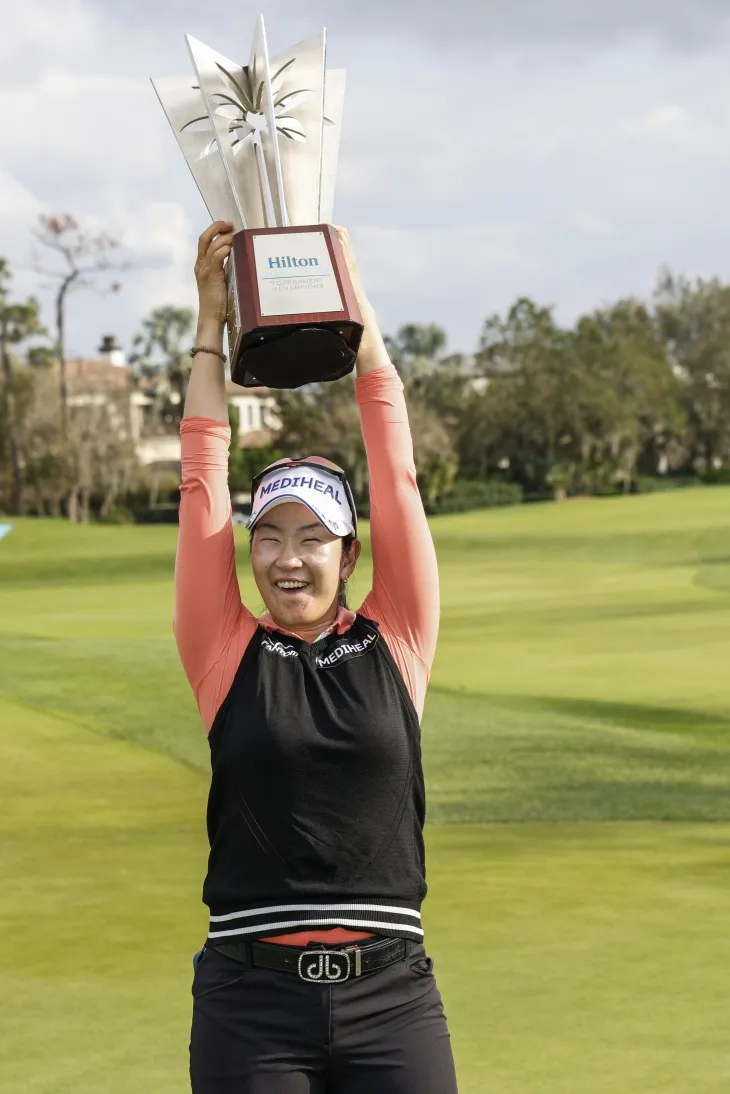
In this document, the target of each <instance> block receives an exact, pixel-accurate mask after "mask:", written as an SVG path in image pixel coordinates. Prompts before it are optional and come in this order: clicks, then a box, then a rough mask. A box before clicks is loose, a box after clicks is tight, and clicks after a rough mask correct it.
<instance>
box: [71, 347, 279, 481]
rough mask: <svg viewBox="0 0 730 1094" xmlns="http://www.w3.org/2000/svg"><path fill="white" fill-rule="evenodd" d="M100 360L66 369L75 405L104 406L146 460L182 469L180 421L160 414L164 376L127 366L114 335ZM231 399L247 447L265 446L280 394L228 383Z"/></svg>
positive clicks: (275, 426) (156, 466)
mask: <svg viewBox="0 0 730 1094" xmlns="http://www.w3.org/2000/svg"><path fill="white" fill-rule="evenodd" d="M98 354H99V356H98V357H97V358H96V359H94V360H89V359H85V358H73V359H71V360H69V361H68V362H67V365H66V373H67V382H68V391H69V399H68V402H69V406H71V407H82V406H101V405H105V406H106V407H107V408H108V410H109V415H110V419H111V420H112V421H113V422H114V423H115V427H116V428H117V429H118V430H119V434H120V436H123V437H127V436H131V438H132V439H133V440H134V443H135V448H136V451H137V457H138V459H139V461H140V463H142V464H144V465H145V466H147V467H149V468H150V469H151V470H160V471H168V472H174V473H176V474H178V473H179V471H180V435H179V431H178V427H177V425H172V424H171V423H169V422H166V421H164V420H163V418H162V417H161V415H160V414H159V412H158V410H159V396H158V387H159V380H158V379H156V378H154V377H152V378H146V379H145V378H141V377H139V376H137V375H136V374H135V371H134V369H133V368H132V367H131V366H130V365H128V364H127V362H126V358H125V355H124V350H123V349H122V347H121V346H120V345H119V343H118V342H117V340H116V338H115V337H114V335H111V334H108V335H104V337H103V338H102V341H101V344H100V346H99V350H98ZM226 394H227V396H228V402H229V404H230V406H231V407H232V408H233V411H234V413H235V414H236V415H237V418H238V443H239V445H240V446H241V448H262V447H263V446H265V445H268V444H271V443H272V441H274V440H275V438H276V436H277V433H278V430H279V418H278V416H277V407H276V398H275V396H274V393H273V392H272V391H270V390H269V389H268V388H264V387H261V388H242V387H239V386H238V385H237V384H234V383H232V381H231V380H227V381H226Z"/></svg>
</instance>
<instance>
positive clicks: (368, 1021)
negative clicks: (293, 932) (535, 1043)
mask: <svg viewBox="0 0 730 1094" xmlns="http://www.w3.org/2000/svg"><path fill="white" fill-rule="evenodd" d="M432 970H433V962H432V961H431V959H430V958H429V957H427V956H426V951H425V949H424V948H423V946H417V947H416V948H415V949H414V950H413V951H412V953H411V954H410V956H409V957H408V958H406V959H405V960H402V961H398V962H396V963H395V964H393V965H390V966H388V968H385V969H381V970H380V971H378V972H374V973H369V974H367V975H365V976H363V977H360V978H356V979H353V980H347V981H345V983H343V984H313V983H307V982H305V981H303V980H300V979H299V977H298V976H295V975H293V974H292V973H288V972H273V971H270V970H269V969H259V968H252V967H251V966H249V965H242V964H240V963H239V962H237V961H234V960H232V959H231V958H230V957H226V956H225V955H223V954H221V953H217V952H216V951H215V950H211V949H206V950H205V952H204V954H203V957H202V959H201V961H200V963H199V964H198V967H197V969H196V971H195V978H194V980H193V1000H194V1002H193V1027H192V1035H191V1041H190V1079H191V1083H192V1090H193V1094H456V1089H457V1088H456V1075H455V1072H454V1060H453V1056H452V1053H451V1040H450V1037H449V1032H448V1029H447V1026H446V1017H445V1015H444V1009H443V1005H442V1003H441V996H440V994H439V991H438V988H437V986H436V981H435V979H434V976H433V971H432Z"/></svg>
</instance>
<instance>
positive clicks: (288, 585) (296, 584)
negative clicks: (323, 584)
mask: <svg viewBox="0 0 730 1094" xmlns="http://www.w3.org/2000/svg"><path fill="white" fill-rule="evenodd" d="M308 584H309V582H308V581H277V582H276V587H277V589H306V587H307V585H308Z"/></svg>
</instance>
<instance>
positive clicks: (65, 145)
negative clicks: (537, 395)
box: [0, 0, 730, 353]
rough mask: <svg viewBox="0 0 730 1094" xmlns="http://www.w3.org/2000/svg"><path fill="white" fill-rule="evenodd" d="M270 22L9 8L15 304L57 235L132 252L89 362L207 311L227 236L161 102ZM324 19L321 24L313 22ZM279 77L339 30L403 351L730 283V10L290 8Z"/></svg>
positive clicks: (357, 175) (641, 0) (94, 298)
mask: <svg viewBox="0 0 730 1094" xmlns="http://www.w3.org/2000/svg"><path fill="white" fill-rule="evenodd" d="M257 11H258V7H256V6H252V7H249V6H248V5H246V4H242V3H240V2H239V3H236V4H215V5H214V4H211V3H210V2H208V0H205V2H204V0H195V2H193V0H22V2H21V3H19V2H18V0H0V27H2V35H1V36H0V255H5V256H6V257H8V258H10V259H11V260H12V261H13V263H14V264H15V266H16V270H17V277H16V285H17V288H18V291H24V292H25V291H34V292H38V293H39V295H41V298H42V299H43V300H44V301H45V300H46V299H47V291H46V292H45V295H44V286H43V283H42V279H39V278H38V276H37V275H36V274H35V273H34V272H33V269H32V254H31V252H32V244H31V228H32V225H33V223H34V221H35V220H36V218H37V216H38V214H39V213H41V212H72V213H73V214H74V215H76V216H77V218H79V219H80V220H82V221H86V222H88V223H89V224H92V225H97V226H101V225H103V226H104V227H105V228H106V229H107V230H108V231H110V232H112V233H114V234H116V235H118V236H119V237H121V238H123V240H124V242H125V243H126V245H127V247H128V248H129V253H130V254H131V255H132V256H133V258H134V261H135V268H134V269H133V270H131V271H129V272H128V273H127V274H125V275H124V286H123V291H122V293H121V294H120V295H118V296H104V295H96V294H94V293H89V292H85V293H79V294H77V295H75V296H74V297H73V299H72V300H71V305H70V311H69V342H70V348H71V350H72V351H73V352H77V353H93V351H94V349H95V347H96V346H97V344H98V341H99V336H100V335H101V334H102V333H104V332H107V331H108V332H112V331H113V332H116V333H117V334H118V336H119V337H120V338H121V339H122V341H123V342H125V343H126V344H127V345H128V344H129V341H130V340H131V337H132V335H133V334H134V332H135V330H136V328H137V325H138V322H139V319H140V317H141V316H142V315H143V314H144V313H145V312H146V311H148V310H149V309H151V308H153V307H155V306H157V305H159V304H163V303H168V302H175V303H189V304H193V303H194V300H195V295H194V283H193V279H192V272H191V265H192V256H193V253H194V244H195V240H196V238H197V235H198V234H199V232H200V231H201V230H202V229H203V228H204V227H205V224H206V218H207V214H206V212H205V207H204V206H203V203H202V201H201V199H200V197H199V196H198V193H197V190H196V189H195V186H194V184H193V182H192V179H191V178H190V177H189V175H188V172H187V168H186V166H185V163H184V160H183V158H182V155H181V153H180V152H179V151H178V149H177V145H176V143H175V141H174V138H173V136H172V134H171V133H170V131H169V128H168V125H167V122H166V120H165V117H164V115H163V114H162V111H161V110H160V108H159V106H158V104H157V101H156V98H155V96H154V93H153V91H152V89H151V87H150V85H149V82H148V77H149V76H150V75H159V76H163V75H176V74H183V73H187V72H188V59H187V51H186V48H185V44H184V39H183V34H184V33H185V32H189V33H191V34H193V35H195V36H196V37H198V38H200V39H202V40H203V41H205V42H207V43H208V44H209V45H211V46H213V47H214V48H216V49H218V50H219V51H220V52H222V53H225V54H227V55H229V56H232V57H234V58H237V59H239V60H243V59H246V58H247V56H248V49H249V43H250V38H251V31H252V27H253V22H254V19H255V16H256V14H257ZM303 12H305V14H303ZM265 15H266V20H267V28H268V35H269V44H270V48H271V51H272V53H275V52H278V51H280V50H281V49H283V48H284V47H286V46H288V45H290V44H292V43H294V42H295V41H297V40H298V39H299V38H302V37H304V36H306V35H307V34H309V33H311V32H312V31H314V30H317V29H318V28H319V27H320V26H322V25H326V26H327V27H328V34H329V63H330V64H331V65H333V66H338V67H340V66H344V67H345V68H346V69H347V72H348V88H347V98H346V111H345V119H344V129H343V144H342V150H341V162H340V171H339V175H338V192H337V202H336V219H337V220H338V221H340V222H341V223H344V224H347V225H348V226H349V227H350V229H351V231H352V234H353V238H354V240H355V244H356V247H357V250H358V253H359V255H360V261H361V266H362V268H363V272H364V275H365V277H366V281H367V284H368V288H369V290H370V294H371V296H372V298H373V300H374V302H375V304H376V306H377V308H378V311H379V313H380V316H381V320H382V322H383V325H384V327H386V328H387V329H390V330H392V329H394V328H395V327H396V326H397V325H398V324H400V323H403V322H406V321H411V320H415V321H429V320H435V321H437V322H439V323H441V324H442V325H443V326H444V327H445V328H446V329H447V331H448V333H449V339H450V344H451V347H452V348H453V349H454V350H469V349H472V348H473V347H474V346H475V344H476V341H477V339H478V336H479V331H480V327H481V323H482V320H483V318H484V317H485V316H486V315H487V314H489V313H491V312H494V311H502V310H504V309H505V308H506V307H507V306H508V305H509V304H510V303H511V302H512V301H513V300H514V299H515V298H516V297H517V296H518V295H531V296H533V297H534V298H536V299H537V300H538V301H540V302H541V303H545V304H552V305H554V306H555V308H556V313H557V315H558V317H559V318H560V319H562V320H564V321H569V320H571V319H573V318H574V317H575V316H576V315H577V314H579V313H580V312H581V311H583V310H586V309H590V308H593V307H596V306H599V305H600V304H602V303H604V302H606V301H609V300H611V299H613V298H616V297H617V296H619V295H621V294H629V293H637V294H648V293H649V292H650V291H651V286H652V284H653V282H654V279H655V276H656V273H657V270H658V269H659V267H660V266H662V265H669V266H671V267H672V268H673V269H675V270H677V271H681V272H684V273H687V274H691V275H698V274H701V275H713V274H716V275H718V276H721V277H723V278H727V279H730V0H682V2H680V0H609V2H605V0H603V2H601V3H599V2H596V0H510V2H509V3H505V2H504V0H449V2H447V3H442V4H437V3H436V2H435V0H367V3H363V0H336V2H335V0H308V3H306V4H303V3H301V0H297V2H295V0H271V3H269V4H268V5H267V6H266V8H265Z"/></svg>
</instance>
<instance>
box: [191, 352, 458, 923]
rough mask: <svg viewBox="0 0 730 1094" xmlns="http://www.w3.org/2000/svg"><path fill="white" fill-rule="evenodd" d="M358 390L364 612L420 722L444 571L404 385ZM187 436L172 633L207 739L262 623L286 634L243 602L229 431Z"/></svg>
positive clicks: (376, 375) (366, 382)
mask: <svg viewBox="0 0 730 1094" xmlns="http://www.w3.org/2000/svg"><path fill="white" fill-rule="evenodd" d="M355 390H356V395H357V400H358V403H359V406H360V420H361V424H362V433H363V439H364V442H365V449H366V452H367V459H368V474H369V486H370V536H371V546H372V555H373V586H372V589H371V591H370V592H369V593H368V595H367V597H366V598H365V600H364V602H363V604H362V607H361V608H360V613H361V614H362V615H364V616H366V617H367V618H369V619H373V620H375V621H376V622H377V623H379V625H380V630H381V634H382V635H383V638H384V639H385V641H386V643H387V644H388V647H389V648H390V651H391V653H392V655H393V658H394V660H395V663H396V665H397V666H398V669H399V671H400V673H401V675H402V676H403V679H404V681H405V683H406V686H407V688H408V693H409V695H410V697H411V699H412V701H413V704H414V706H415V708H416V710H417V711H418V715H419V717H420V716H421V714H422V712H423V704H424V700H425V696H426V688H427V686H428V678H429V674H430V671H431V665H432V663H433V657H434V652H435V649H436V637H437V633H438V623H439V590H438V570H437V565H436V553H435V551H434V546H433V541H432V539H431V533H430V530H429V527H428V523H427V521H426V515H425V513H424V510H423V505H422V503H421V498H420V495H419V492H418V486H417V484H416V470H415V465H414V462H413V445H412V440H411V433H410V428H409V425H408V413H407V410H406V403H405V398H404V395H403V385H402V383H401V380H400V378H399V376H398V374H397V372H396V371H395V369H394V368H392V367H389V368H380V369H377V370H376V371H374V372H370V373H368V374H366V375H365V376H362V377H359V378H358V379H357V381H356V385H355ZM181 436H182V485H181V488H180V493H181V501H180V532H179V538H178V547H177V559H176V565H175V621H174V631H175V638H176V640H177V647H178V651H179V653H180V659H181V661H182V665H183V668H184V670H185V674H186V675H187V678H188V680H189V681H190V686H191V687H192V689H193V692H194V694H195V698H196V701H197V704H198V709H199V710H200V714H201V717H202V719H203V723H204V725H205V728H206V730H207V731H208V732H209V731H210V729H211V726H212V725H213V721H214V719H215V715H216V713H217V711H218V708H219V707H220V705H221V703H222V702H223V700H224V699H225V697H226V694H227V693H228V691H229V689H230V687H231V684H232V683H233V678H234V676H235V674H236V670H237V668H238V666H239V664H240V661H241V658H242V657H243V654H244V652H245V650H246V647H247V645H248V643H249V641H250V640H251V637H252V636H253V634H254V632H255V630H256V627H257V626H259V625H261V626H264V627H266V628H267V629H270V630H280V628H278V627H276V625H275V624H274V623H273V621H272V620H271V619H270V617H268V616H266V615H265V616H263V617H261V618H258V619H257V618H256V617H255V616H254V615H253V614H252V613H251V612H250V611H249V610H248V608H246V607H245V605H244V604H242V602H241V594H240V591H239V587H238V579H237V576H236V562H235V551H234V542H233V525H232V522H231V499H230V493H229V490H228V449H229V445H230V429H229V428H228V426H226V425H223V424H221V423H220V422H214V421H211V420H209V419H207V418H185V419H184V420H183V423H182V427H181ZM352 620H353V613H351V612H348V611H346V610H344V609H340V611H339V613H338V616H337V619H336V621H335V623H334V625H333V626H334V627H336V628H337V629H338V630H339V631H340V632H344V631H345V630H347V628H348V627H349V626H350V625H351V623H352ZM283 633H287V632H283ZM362 937H365V936H364V935H363V934H362V933H357V932H353V931H346V930H344V929H343V928H336V929H335V930H332V931H306V932H299V933H297V934H294V935H285V936H278V937H277V938H275V939H270V941H276V942H279V943H288V944H291V945H306V944H307V943H308V942H309V941H322V942H337V943H338V942H344V941H352V940H353V939H356V938H362Z"/></svg>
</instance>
